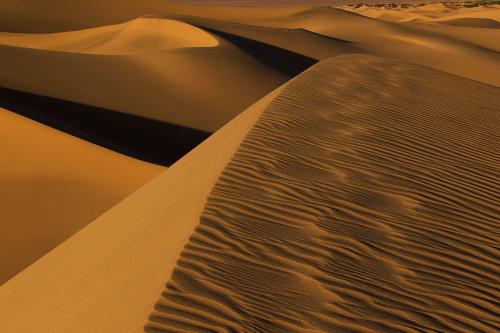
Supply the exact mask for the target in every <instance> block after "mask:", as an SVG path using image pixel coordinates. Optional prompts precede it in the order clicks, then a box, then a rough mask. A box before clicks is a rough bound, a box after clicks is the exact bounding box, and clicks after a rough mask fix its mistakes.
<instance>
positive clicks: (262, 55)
mask: <svg viewBox="0 0 500 333" xmlns="http://www.w3.org/2000/svg"><path fill="white" fill-rule="evenodd" d="M199 28H201V29H204V30H207V31H209V32H211V33H213V34H215V35H218V36H220V37H222V38H224V39H226V40H227V41H229V42H231V43H233V44H235V45H236V46H238V47H239V48H241V49H242V50H244V51H245V52H247V53H249V54H250V55H252V56H253V57H255V58H257V59H259V60H260V61H262V62H263V63H265V64H268V65H270V66H271V67H273V68H275V69H277V70H280V71H282V72H284V73H285V74H288V75H291V76H296V75H299V74H300V73H302V72H303V71H305V70H306V69H308V68H309V67H311V66H312V65H314V64H316V63H317V62H318V60H316V59H314V58H311V57H308V56H305V55H302V54H299V53H295V52H292V51H289V50H285V49H282V48H279V47H276V46H273V45H269V44H266V43H262V42H259V41H256V40H253V39H249V38H245V37H241V36H237V35H234V34H230V33H227V32H223V31H219V30H215V29H211V28H207V27H204V26H202V25H201V26H199Z"/></svg>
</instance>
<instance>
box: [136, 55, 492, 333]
mask: <svg viewBox="0 0 500 333" xmlns="http://www.w3.org/2000/svg"><path fill="white" fill-rule="evenodd" d="M499 93H500V90H499V89H498V88H493V87H490V86H486V85H482V84H479V83H476V82H474V81H469V80H465V79H462V78H459V77H455V76H451V75H448V74H445V73H442V72H438V71H434V70H430V69H426V68H423V67H418V66H414V65H409V64H407V63H401V62H398V61H393V60H388V59H382V58H375V57H371V56H361V55H359V56H354V55H349V56H341V57H337V58H333V59H331V60H326V61H324V62H321V63H320V64H318V65H316V66H314V67H313V68H312V69H310V70H308V71H307V72H305V73H304V74H302V75H301V76H299V77H298V78H296V79H294V80H293V81H292V82H291V83H290V84H288V85H287V86H286V88H285V90H284V91H283V92H282V93H281V94H280V95H279V96H278V97H277V98H276V99H274V100H273V102H272V103H271V104H270V106H269V107H268V108H267V109H266V111H265V112H264V113H263V115H262V116H261V118H260V119H259V121H258V122H257V124H256V125H255V127H254V128H253V129H252V130H251V132H250V133H249V135H248V136H247V137H246V138H245V140H244V141H243V143H242V144H241V146H240V148H239V149H238V151H237V153H236V154H235V156H234V157H233V159H232V160H231V162H229V164H228V166H227V167H226V168H225V169H224V171H223V174H222V176H221V177H220V178H219V180H218V182H217V184H216V185H215V187H214V189H213V190H212V192H211V194H210V196H209V198H208V201H207V203H206V205H205V208H204V210H203V214H202V216H201V219H200V224H199V225H198V227H197V228H196V231H195V232H194V234H193V235H192V236H191V238H190V240H189V242H188V243H187V245H186V246H185V248H184V251H183V253H182V256H181V259H180V260H179V261H178V265H177V267H176V269H175V270H174V272H173V274H172V277H171V279H170V280H169V282H168V284H167V288H166V289H165V291H164V292H162V297H161V299H160V301H159V302H158V303H157V304H156V307H155V311H154V312H153V313H152V315H151V317H150V322H149V323H148V325H147V327H146V331H147V332H179V333H180V332H303V333H305V332H421V331H427V332H428V331H444V332H495V331H498V330H499V329H500V322H499V321H498V316H499V311H498V307H497V306H496V305H497V304H496V303H497V298H498V296H499V290H498V287H497V285H498V283H499V282H500V281H499V278H498V277H499V276H500V274H499V273H500V272H499V263H500V262H499V259H498V251H497V242H496V240H498V232H499V229H498V226H497V225H496V223H497V217H498V209H499V207H498V195H499V192H500V186H499V185H498V183H497V182H496V181H495V180H496V179H498V176H499V174H498V172H497V171H498V168H497V162H498V159H497V158H496V156H495V155H494V154H492V152H494V151H498V149H499V148H500V147H499V146H498V122H499V120H500V119H499V111H500V108H499V105H500V97H499V96H500V94H499ZM464 133H468V134H467V135H464Z"/></svg>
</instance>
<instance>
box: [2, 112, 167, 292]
mask: <svg viewBox="0 0 500 333" xmlns="http://www.w3.org/2000/svg"><path fill="white" fill-rule="evenodd" d="M0 165H1V168H0V184H1V186H0V221H1V223H0V258H2V260H1V261H2V264H1V265H0V284H2V283H3V282H5V281H6V280H7V279H9V278H10V277H12V276H13V275H14V274H16V273H18V272H19V271H21V270H22V269H24V268H25V267H27V266H28V265H30V264H31V263H32V262H34V261H35V260H36V259H38V258H40V257H41V256H43V255H44V254H45V253H47V252H48V251H50V250H51V249H53V248H54V247H55V246H57V245H58V244H59V243H61V242H62V241H64V240H65V239H66V238H68V237H69V236H71V235H72V234H74V233H75V232H77V231H78V230H79V229H81V228H82V227H84V226H85V225H86V224H87V223H89V222H91V221H92V220H94V219H95V218H96V217H98V216H100V215H101V214H103V213H104V212H105V211H106V210H108V209H109V208H111V207H112V206H114V205H115V204H116V203H118V202H119V201H120V200H122V199H123V198H124V197H126V196H127V195H129V194H130V193H131V192H133V191H134V190H135V189H137V188H139V187H140V186H142V185H143V184H144V183H146V182H147V181H148V180H149V179H151V178H153V177H154V176H155V175H156V174H158V173H160V172H161V171H162V170H163V168H160V167H157V166H153V165H151V164H147V163H143V162H140V161H137V160H134V159H131V158H128V157H125V156H122V155H119V154H116V153H113V152H111V151H108V150H106V149H102V148H100V147H98V146H95V145H92V144H89V143H87V142H85V141H82V140H79V139H76V138H73V137H71V136H68V135H66V134H64V133H61V132H58V131H56V130H53V129H51V128H49V127H46V126H43V125H40V124H38V123H36V122H33V121H31V120H29V119H26V118H23V117H20V116H18V115H16V114H14V113H11V112H9V111H7V110H4V109H0Z"/></svg>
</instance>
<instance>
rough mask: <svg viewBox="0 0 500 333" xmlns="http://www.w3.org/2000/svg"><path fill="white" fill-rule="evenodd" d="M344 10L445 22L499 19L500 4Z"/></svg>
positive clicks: (389, 18)
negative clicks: (469, 6) (471, 6)
mask: <svg viewBox="0 0 500 333" xmlns="http://www.w3.org/2000/svg"><path fill="white" fill-rule="evenodd" d="M342 8H343V9H345V10H349V11H353V12H355V13H359V14H362V15H364V16H368V17H372V18H376V19H381V20H387V21H397V22H408V21H415V20H416V21H421V22H429V23H430V22H446V21H450V20H457V19H475V20H477V21H481V20H483V19H484V20H492V21H497V22H498V21H500V5H478V6H477V7H473V8H468V7H464V6H461V5H460V4H458V3H456V4H453V3H431V4H426V5H419V6H410V7H407V6H405V7H385V6H377V7H374V6H359V7H352V6H344V7H342Z"/></svg>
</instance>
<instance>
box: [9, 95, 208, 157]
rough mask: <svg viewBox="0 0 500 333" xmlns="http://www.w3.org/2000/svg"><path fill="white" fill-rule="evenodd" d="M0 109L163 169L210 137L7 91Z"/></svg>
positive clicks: (148, 120) (190, 130)
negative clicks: (162, 166) (161, 166)
mask: <svg viewBox="0 0 500 333" xmlns="http://www.w3.org/2000/svg"><path fill="white" fill-rule="evenodd" d="M0 107H3V108H5V109H7V110H10V111H13V112H16V113H17V114H20V115H22V116H25V117H27V118H30V119H33V120H35V121H37V122H40V123H42V124H45V125H47V126H50V127H53V128H56V129H58V130H60V131H63V132H66V133H68V134H71V135H74V136H76V137H79V138H81V139H84V140H86V141H90V142H92V143H94V144H97V145H99V146H102V147H105V148H108V149H111V150H114V151H116V152H119V153H122V154H125V155H128V156H131V157H134V158H137V159H140V160H143V161H147V162H151V163H155V164H159V165H164V166H169V165H172V164H173V163H174V162H175V161H177V160H178V159H180V158H181V157H182V156H184V155H185V154H186V153H188V152H189V151H190V150H191V149H193V148H194V147H196V146H197V145H198V144H200V143H201V142H202V141H203V140H205V139H206V138H208V137H209V136H210V134H211V133H208V132H204V131H200V130H197V129H193V128H188V127H183V126H179V125H174V124H169V123H164V122H161V121H157V120H152V119H148V118H144V117H139V116H134V115H130V114H126V113H122V112H116V111H112V110H107V109H103V108H99V107H94V106H89V105H84V104H80V103H75V102H69V101H65V100H60V99H57V98H51V97H45V96H40V95H36V94H31V93H26V92H20V91H16V90H12V89H6V88H0ZM159 107H162V106H159Z"/></svg>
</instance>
